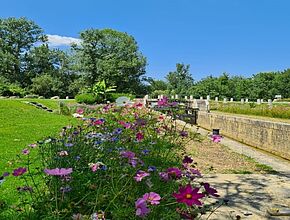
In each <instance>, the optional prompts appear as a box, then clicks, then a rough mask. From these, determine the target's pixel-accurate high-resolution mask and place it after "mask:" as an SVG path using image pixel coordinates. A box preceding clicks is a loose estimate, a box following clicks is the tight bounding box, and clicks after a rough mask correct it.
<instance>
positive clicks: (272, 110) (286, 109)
mask: <svg viewBox="0 0 290 220" xmlns="http://www.w3.org/2000/svg"><path fill="white" fill-rule="evenodd" d="M211 110H217V111H221V112H229V113H235V114H245V115H258V116H265V117H271V118H285V119H290V104H288V105H273V106H272V107H271V106H269V105H267V104H260V105H257V104H255V103H247V104H246V103H245V104H241V103H221V102H218V103H216V102H212V103H211Z"/></svg>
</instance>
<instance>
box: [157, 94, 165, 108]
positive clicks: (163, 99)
mask: <svg viewBox="0 0 290 220" xmlns="http://www.w3.org/2000/svg"><path fill="white" fill-rule="evenodd" d="M157 105H158V106H160V107H163V106H168V98H167V97H166V96H165V97H163V98H162V99H160V100H158V102H157Z"/></svg>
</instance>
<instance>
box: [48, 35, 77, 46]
mask: <svg viewBox="0 0 290 220" xmlns="http://www.w3.org/2000/svg"><path fill="white" fill-rule="evenodd" d="M47 37H48V45H49V46H52V47H58V46H70V45H71V44H72V43H76V44H80V43H81V39H78V38H73V37H64V36H59V35H52V34H48V35H47Z"/></svg>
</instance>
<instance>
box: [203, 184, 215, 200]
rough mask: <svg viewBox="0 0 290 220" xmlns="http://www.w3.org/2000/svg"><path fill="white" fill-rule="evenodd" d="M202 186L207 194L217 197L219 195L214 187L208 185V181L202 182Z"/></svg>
mask: <svg viewBox="0 0 290 220" xmlns="http://www.w3.org/2000/svg"><path fill="white" fill-rule="evenodd" d="M203 187H204V189H205V191H206V193H207V194H209V195H212V196H215V197H219V195H218V194H217V190H216V189H215V188H212V187H210V185H209V183H204V184H203Z"/></svg>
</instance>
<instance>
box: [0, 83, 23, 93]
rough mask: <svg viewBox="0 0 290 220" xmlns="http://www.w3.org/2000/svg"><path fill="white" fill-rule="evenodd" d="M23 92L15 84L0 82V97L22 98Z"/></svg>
mask: <svg viewBox="0 0 290 220" xmlns="http://www.w3.org/2000/svg"><path fill="white" fill-rule="evenodd" d="M24 94H25V90H24V89H22V88H21V87H20V86H19V85H17V84H4V83H2V82H0V95H1V96H19V97H23V95H24Z"/></svg>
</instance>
